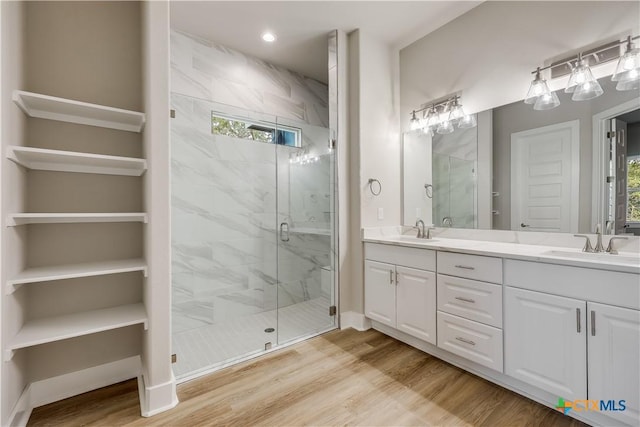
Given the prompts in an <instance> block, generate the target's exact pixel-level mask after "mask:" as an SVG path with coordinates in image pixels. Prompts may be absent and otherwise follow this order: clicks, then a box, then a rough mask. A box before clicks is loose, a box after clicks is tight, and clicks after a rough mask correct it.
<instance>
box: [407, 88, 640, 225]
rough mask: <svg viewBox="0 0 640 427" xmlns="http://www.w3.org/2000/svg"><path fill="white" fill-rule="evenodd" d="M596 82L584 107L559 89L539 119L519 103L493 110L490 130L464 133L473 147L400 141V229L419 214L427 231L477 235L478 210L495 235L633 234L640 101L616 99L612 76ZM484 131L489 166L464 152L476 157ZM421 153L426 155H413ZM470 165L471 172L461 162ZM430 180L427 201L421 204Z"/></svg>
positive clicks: (448, 141)
mask: <svg viewBox="0 0 640 427" xmlns="http://www.w3.org/2000/svg"><path fill="white" fill-rule="evenodd" d="M599 82H600V84H601V86H602V88H603V89H604V94H603V95H602V96H600V97H597V98H594V99H591V100H588V101H579V102H577V101H572V100H571V94H566V93H564V90H558V91H556V94H557V95H558V98H559V99H560V106H558V107H556V108H554V109H552V110H545V111H536V110H534V109H533V108H532V106H531V105H528V104H525V103H524V102H522V101H518V102H515V103H512V104H507V105H504V106H500V107H496V108H494V109H493V110H491V111H492V115H491V116H492V119H491V121H490V122H489V123H483V122H482V121H479V123H478V127H477V128H473V129H471V130H475V131H476V138H475V142H476V143H475V144H474V143H473V142H472V139H471V138H470V135H468V134H465V133H464V132H461V130H456V131H455V132H454V133H451V134H449V135H436V136H434V138H433V140H432V139H431V138H430V137H429V136H428V135H426V134H424V133H421V131H412V132H407V133H405V134H404V138H403V141H404V143H403V150H404V153H403V162H404V164H403V219H404V224H405V225H414V224H415V221H416V217H417V214H418V213H422V214H423V217H422V219H423V220H425V223H428V224H433V225H434V226H437V227H443V226H445V227H446V226H452V227H455V228H477V227H478V220H477V218H478V216H479V214H480V215H481V214H482V212H479V211H478V206H479V205H485V206H487V208H484V209H487V210H489V209H490V210H491V212H490V213H488V212H487V215H488V214H490V215H491V224H492V225H491V228H493V229H498V230H518V231H545V232H553V231H555V232H571V233H577V232H580V233H587V232H593V231H594V230H593V229H594V225H595V224H596V223H601V224H603V232H605V233H612V234H614V233H615V234H623V233H633V234H640V215H639V214H638V212H639V210H640V189H636V187H634V185H636V184H637V183H638V182H637V181H638V178H635V175H633V174H634V173H635V172H634V171H636V170H637V169H638V168H639V166H637V165H638V162H640V140H639V139H640V112H639V110H640V96H639V93H638V91H617V90H616V89H615V84H614V83H613V82H611V80H610V77H603V78H601V79H600V80H599ZM480 114H483V113H479V115H480ZM482 126H489V127H490V128H491V129H486V128H485V129H483V128H482ZM486 131H488V132H490V134H491V135H492V138H491V139H492V142H491V144H492V152H493V159H492V163H493V164H492V165H491V164H490V163H491V162H489V161H480V162H478V161H477V151H474V150H471V147H475V148H476V150H477V133H479V132H480V133H482V132H486ZM613 131H616V133H615V134H614V133H613ZM608 136H609V137H608ZM436 141H440V143H437V142H436ZM420 143H422V146H420ZM429 145H430V147H431V150H428V148H425V147H427V146H429ZM425 150H428V151H430V152H429V154H419V153H420V152H421V151H422V152H424V151H425ZM443 150H444V151H443ZM447 153H449V159H446V158H445V157H443V156H446V154H447ZM451 153H454V154H453V155H451ZM462 153H467V154H465V155H463V154H462ZM473 153H475V154H476V157H475V158H474V157H473ZM465 156H466V157H465ZM472 160H475V161H476V162H477V164H476V165H475V166H476V167H475V168H473V167H469V166H471V163H465V162H471V161H472ZM425 169H428V170H425ZM483 169H484V170H485V171H486V170H487V169H490V170H491V173H490V175H491V177H492V193H491V194H492V196H491V199H492V200H490V201H489V203H482V202H483V200H478V197H479V196H478V192H477V176H478V172H479V171H480V172H482V171H483ZM472 171H473V172H472ZM629 171H631V176H629ZM428 178H431V180H432V182H431V184H432V185H433V188H432V192H433V199H430V200H426V199H423V200H420V201H419V200H418V199H417V195H418V193H419V191H424V188H423V185H424V184H423V182H422V181H425V179H428ZM425 183H426V182H425ZM483 197H488V196H483ZM425 198H426V195H425ZM419 202H422V203H423V205H420V204H419ZM479 202H480V203H479ZM484 202H487V201H484ZM447 206H448V207H449V210H448V211H447V209H443V207H447ZM471 208H472V209H473V210H472V212H473V214H472V215H470V214H469V210H470V209H471ZM418 209H421V211H419V210H418ZM425 211H429V212H428V214H425V213H424V212H425ZM427 221H428V222H427Z"/></svg>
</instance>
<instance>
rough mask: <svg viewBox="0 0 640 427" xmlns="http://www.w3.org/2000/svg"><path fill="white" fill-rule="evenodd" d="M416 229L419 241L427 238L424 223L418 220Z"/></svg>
mask: <svg viewBox="0 0 640 427" xmlns="http://www.w3.org/2000/svg"><path fill="white" fill-rule="evenodd" d="M421 224H422V227H420V225H421ZM416 227H418V235H417V236H416V237H417V238H418V239H424V238H426V236H425V235H424V221H423V220H421V219H420V218H418V219H417V220H416Z"/></svg>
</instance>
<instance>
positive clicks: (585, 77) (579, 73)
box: [564, 59, 596, 93]
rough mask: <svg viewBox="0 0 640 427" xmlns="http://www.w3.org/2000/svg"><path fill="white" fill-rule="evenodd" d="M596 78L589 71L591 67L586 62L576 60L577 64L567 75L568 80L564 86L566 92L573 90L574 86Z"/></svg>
mask: <svg viewBox="0 0 640 427" xmlns="http://www.w3.org/2000/svg"><path fill="white" fill-rule="evenodd" d="M595 81H596V79H595V77H593V73H592V72H591V68H589V65H588V64H587V62H586V61H585V60H584V59H583V60H580V61H579V62H578V64H577V65H576V66H575V67H574V68H573V70H572V71H571V76H570V77H569V82H567V87H566V88H565V90H564V91H565V92H566V93H572V92H575V90H576V88H577V87H578V86H580V85H584V84H587V83H589V82H595Z"/></svg>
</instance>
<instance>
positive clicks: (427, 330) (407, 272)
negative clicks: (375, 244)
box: [396, 266, 436, 345]
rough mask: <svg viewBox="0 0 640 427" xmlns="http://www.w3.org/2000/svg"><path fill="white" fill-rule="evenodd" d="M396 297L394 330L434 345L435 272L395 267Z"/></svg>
mask: <svg viewBox="0 0 640 427" xmlns="http://www.w3.org/2000/svg"><path fill="white" fill-rule="evenodd" d="M396 298H397V302H396V323H397V328H398V329H399V330H401V331H402V332H406V333H407V334H409V335H413V336H414V337H416V338H420V339H421V340H424V341H426V342H429V343H431V344H433V345H435V344H436V275H435V273H432V272H430V271H424V270H416V269H414V268H407V267H399V266H397V267H396Z"/></svg>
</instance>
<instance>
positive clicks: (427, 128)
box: [422, 126, 433, 136]
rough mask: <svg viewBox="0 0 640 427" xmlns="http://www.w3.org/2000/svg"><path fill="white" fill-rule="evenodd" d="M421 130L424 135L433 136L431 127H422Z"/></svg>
mask: <svg viewBox="0 0 640 427" xmlns="http://www.w3.org/2000/svg"><path fill="white" fill-rule="evenodd" d="M422 132H424V133H425V135H429V136H433V129H431V128H430V127H429V126H425V127H423V128H422Z"/></svg>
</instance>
